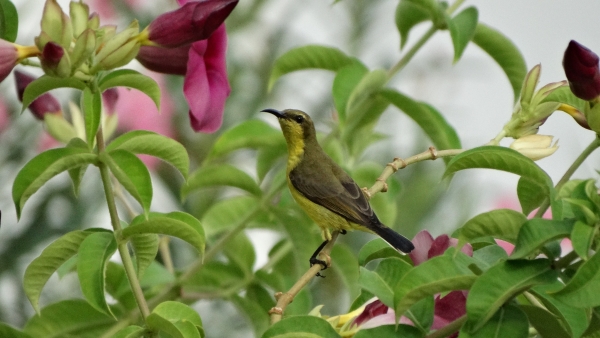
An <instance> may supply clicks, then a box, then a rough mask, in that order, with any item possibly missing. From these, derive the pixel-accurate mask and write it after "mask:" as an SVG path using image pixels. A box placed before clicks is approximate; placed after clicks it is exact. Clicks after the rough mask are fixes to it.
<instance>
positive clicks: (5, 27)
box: [0, 0, 19, 42]
mask: <svg viewBox="0 0 600 338" xmlns="http://www.w3.org/2000/svg"><path fill="white" fill-rule="evenodd" d="M18 30H19V13H17V9H16V8H15V5H13V3H12V1H10V0H0V39H4V40H6V41H8V42H15V40H16V39H17V31H18Z"/></svg>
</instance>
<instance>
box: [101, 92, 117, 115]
mask: <svg viewBox="0 0 600 338" xmlns="http://www.w3.org/2000/svg"><path fill="white" fill-rule="evenodd" d="M117 101H119V90H118V89H117V88H116V87H113V88H108V89H107V90H105V91H104V92H103V93H102V102H104V108H106V112H107V113H108V114H114V112H115V107H116V106H117Z"/></svg>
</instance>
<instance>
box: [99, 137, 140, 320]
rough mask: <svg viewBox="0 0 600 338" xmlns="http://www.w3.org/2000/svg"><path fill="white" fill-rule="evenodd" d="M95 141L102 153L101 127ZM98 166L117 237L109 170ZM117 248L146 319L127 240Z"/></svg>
mask: <svg viewBox="0 0 600 338" xmlns="http://www.w3.org/2000/svg"><path fill="white" fill-rule="evenodd" d="M96 143H97V144H98V153H99V154H101V153H103V152H104V150H105V146H104V135H103V134H102V127H100V128H99V129H98V133H97V134H96ZM98 168H99V169H100V176H101V178H102V185H103V186H104V195H106V204H107V206H108V212H109V214H110V222H111V224H112V227H113V229H114V231H115V235H117V237H118V233H119V232H120V231H121V221H120V219H119V214H118V212H117V205H116V203H115V196H114V193H113V187H112V182H111V179H110V172H109V170H108V167H107V166H106V163H103V162H102V161H100V162H99V163H98ZM118 250H119V255H120V256H121V260H122V262H123V267H124V268H125V273H126V274H127V279H128V280H129V285H130V286H131V290H132V291H133V296H134V297H135V300H136V302H137V304H138V307H139V309H140V312H141V314H142V318H143V319H144V320H146V317H147V316H148V315H149V314H150V310H149V308H148V304H146V299H145V298H144V293H143V292H142V287H141V286H140V282H139V280H138V278H137V274H136V273H135V268H134V265H133V261H132V259H131V255H129V249H128V248H127V242H121V243H119V244H118Z"/></svg>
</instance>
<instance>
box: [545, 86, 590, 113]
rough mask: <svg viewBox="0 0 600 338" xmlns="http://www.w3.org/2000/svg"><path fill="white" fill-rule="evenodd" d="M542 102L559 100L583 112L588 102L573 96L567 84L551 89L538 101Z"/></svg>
mask: <svg viewBox="0 0 600 338" xmlns="http://www.w3.org/2000/svg"><path fill="white" fill-rule="evenodd" d="M544 102H560V103H564V104H568V105H569V106H573V107H575V108H576V109H577V110H579V111H580V112H582V113H583V112H585V111H586V110H587V109H588V108H587V107H588V105H589V103H588V102H587V101H585V100H582V99H580V98H578V97H577V96H575V95H574V94H573V92H572V91H571V88H569V86H564V87H559V88H556V89H555V90H553V91H552V92H551V93H550V94H549V95H548V96H546V97H545V98H544V99H543V100H542V101H541V102H540V103H544Z"/></svg>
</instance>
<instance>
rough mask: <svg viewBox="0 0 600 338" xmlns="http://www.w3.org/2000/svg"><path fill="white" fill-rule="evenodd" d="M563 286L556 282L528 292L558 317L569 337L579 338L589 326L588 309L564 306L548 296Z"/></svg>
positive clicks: (539, 286) (551, 296)
mask: <svg viewBox="0 0 600 338" xmlns="http://www.w3.org/2000/svg"><path fill="white" fill-rule="evenodd" d="M563 286H564V284H562V283H561V282H560V281H558V280H556V281H554V282H553V283H552V284H544V285H538V286H536V287H534V288H532V289H531V290H530V291H531V293H533V294H534V295H536V296H537V297H538V298H539V299H540V300H541V301H542V303H543V305H544V306H545V307H546V309H548V310H549V311H551V312H552V313H553V314H555V315H556V316H558V317H559V319H560V320H561V322H562V323H563V326H564V327H565V328H566V329H567V330H568V331H569V332H570V333H571V337H581V335H582V334H583V333H584V332H585V331H586V329H587V328H588V325H589V324H590V317H589V313H588V309H585V308H576V307H573V306H570V305H566V304H565V303H563V302H560V301H558V300H557V299H556V298H554V296H553V295H551V294H548V292H554V291H556V290H560V289H562V288H563ZM590 326H591V325H590Z"/></svg>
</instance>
